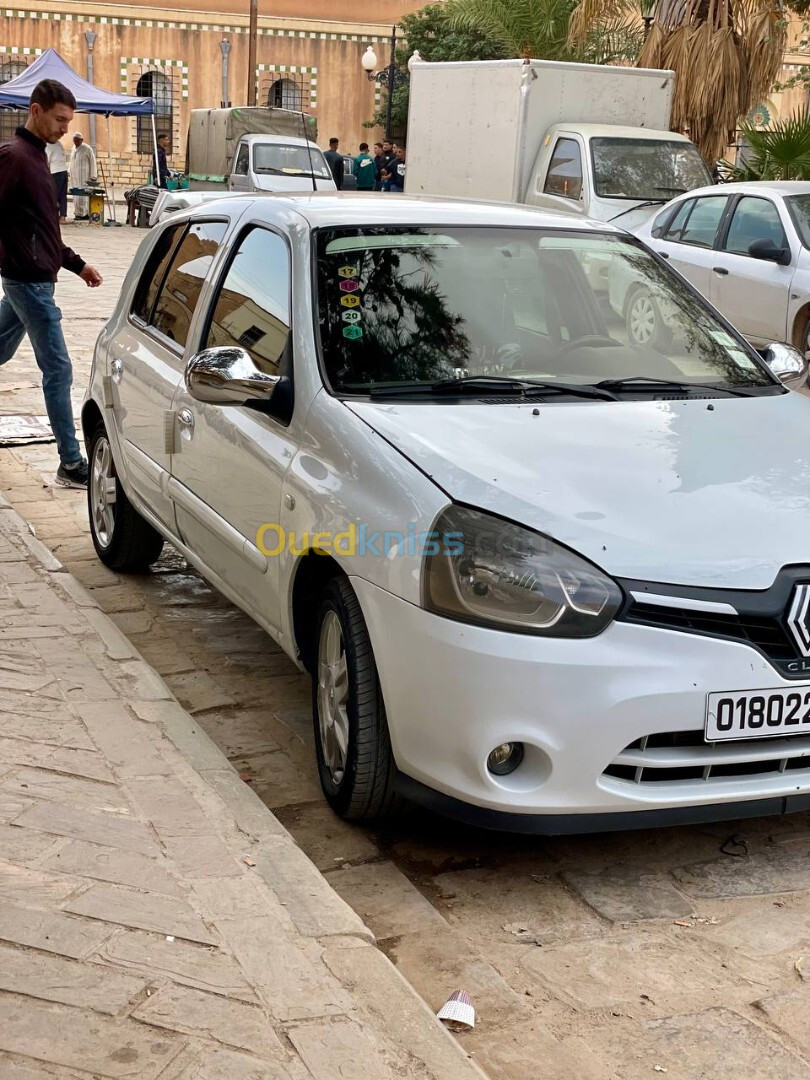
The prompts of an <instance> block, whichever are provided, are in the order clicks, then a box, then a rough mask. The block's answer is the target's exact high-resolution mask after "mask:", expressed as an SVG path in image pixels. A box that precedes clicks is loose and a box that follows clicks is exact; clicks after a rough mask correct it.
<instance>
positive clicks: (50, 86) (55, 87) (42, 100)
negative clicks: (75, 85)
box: [30, 79, 76, 112]
mask: <svg viewBox="0 0 810 1080" xmlns="http://www.w3.org/2000/svg"><path fill="white" fill-rule="evenodd" d="M30 104H31V105H39V107H40V108H41V109H42V111H43V112H50V111H51V109H52V108H53V107H54V106H55V105H67V107H68V108H69V109H75V108H76V98H75V97H74V96H73V94H71V92H70V90H68V88H67V87H66V86H64V85H63V84H62V83H60V82H57V81H56V79H43V80H42V82H38V83H37V85H36V86H35V87H34V92H33V93H32V94H31V101H30Z"/></svg>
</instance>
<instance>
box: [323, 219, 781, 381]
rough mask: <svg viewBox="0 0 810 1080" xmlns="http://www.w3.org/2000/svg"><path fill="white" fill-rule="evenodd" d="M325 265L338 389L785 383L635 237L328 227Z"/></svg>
mask: <svg viewBox="0 0 810 1080" xmlns="http://www.w3.org/2000/svg"><path fill="white" fill-rule="evenodd" d="M316 257H317V289H318V297H317V299H318V319H319V326H320V340H321V349H322V356H323V361H324V366H325V372H326V375H327V378H328V382H329V384H330V385H331V386H332V388H333V389H335V390H336V391H338V392H343V393H367V392H369V391H373V392H378V391H380V390H381V389H382V388H388V387H397V386H400V387H401V386H402V385H403V384H415V385H419V384H425V385H427V386H430V385H431V384H433V383H435V382H438V381H440V380H445V379H454V378H455V379H458V378H466V377H468V376H508V377H510V378H515V379H523V380H544V381H550V380H558V381H559V382H560V383H568V384H580V385H589V384H593V383H596V382H598V381H599V380H602V379H611V380H614V379H625V378H638V377H639V376H643V377H647V378H653V379H668V380H677V381H683V382H685V383H688V384H689V385H693V386H700V385H703V384H706V385H709V384H711V385H714V386H718V385H721V386H722V385H727V386H770V385H773V383H774V380H773V379H772V378H771V377H770V375H769V374H768V373H767V372H766V371H765V370H764V368H763V366H762V365H761V364H759V363H758V362H757V360H756V359H755V358H754V357H753V356H752V354H751V353H750V352H749V350H748V349H747V347H746V346H745V345H744V344H743V343H742V342H741V341H740V340H739V339H737V338H736V337H734V336H733V335H732V334H730V333H729V332H728V331H727V330H726V329H725V328H724V327H723V326H722V325H721V324H720V323H719V322H717V320H716V318H715V316H714V315H712V314H711V312H710V311H709V310H708V309H707V308H706V307H705V306H704V304H703V302H702V301H701V300H700V299H698V298H697V297H696V296H695V295H694V294H693V293H692V292H690V291H689V290H688V288H687V287H686V286H685V285H684V284H683V283H682V282H681V281H680V280H679V279H678V278H677V277H676V276H675V275H674V274H672V273H671V272H670V271H669V270H668V269H667V268H666V267H665V266H662V265H661V264H660V263H659V262H658V261H657V260H656V259H654V258H653V256H652V255H651V254H649V252H647V251H646V250H645V249H644V247H643V246H642V245H641V244H640V243H638V242H636V241H634V240H633V239H632V238H630V237H626V238H625V237H622V236H618V235H617V236H613V235H608V234H599V233H584V232H566V233H564V232H561V231H556V232H552V231H547V230H541V229H533V228H532V229H504V228H487V227H484V226H475V227H471V228H455V227H452V228H425V227H421V226H419V227H416V226H414V227H409V226H404V227H402V228H391V227H385V226H371V227H364V228H357V227H352V228H337V229H319V230H318V232H317V256H316ZM651 314H652V315H653V316H657V317H658V324H657V326H656V324H655V323H654V320H653V322H652V323H651V322H650V317H651Z"/></svg>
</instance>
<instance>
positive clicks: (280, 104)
mask: <svg viewBox="0 0 810 1080" xmlns="http://www.w3.org/2000/svg"><path fill="white" fill-rule="evenodd" d="M267 104H268V105H269V106H270V107H271V108H273V109H295V110H296V111H297V112H300V111H301V87H300V86H299V85H298V83H295V82H293V80H292V79H276V81H275V82H274V83H273V85H272V86H271V87H270V93H269V94H268V95H267Z"/></svg>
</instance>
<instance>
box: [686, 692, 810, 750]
mask: <svg viewBox="0 0 810 1080" xmlns="http://www.w3.org/2000/svg"><path fill="white" fill-rule="evenodd" d="M809 732H810V688H808V687H807V686H797V687H796V688H795V689H791V688H790V687H777V688H775V689H773V690H739V691H730V692H727V693H725V692H724V693H719V694H708V695H707V701H706V742H724V741H730V740H732V739H764V738H768V737H769V736H774V735H799V734H808V733H809Z"/></svg>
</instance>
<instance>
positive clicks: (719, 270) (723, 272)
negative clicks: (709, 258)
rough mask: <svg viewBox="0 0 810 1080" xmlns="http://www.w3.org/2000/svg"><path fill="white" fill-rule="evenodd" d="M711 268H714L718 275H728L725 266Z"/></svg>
mask: <svg viewBox="0 0 810 1080" xmlns="http://www.w3.org/2000/svg"><path fill="white" fill-rule="evenodd" d="M712 270H714V272H715V274H717V275H718V277H728V270H727V269H726V268H725V266H713V267H712Z"/></svg>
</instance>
